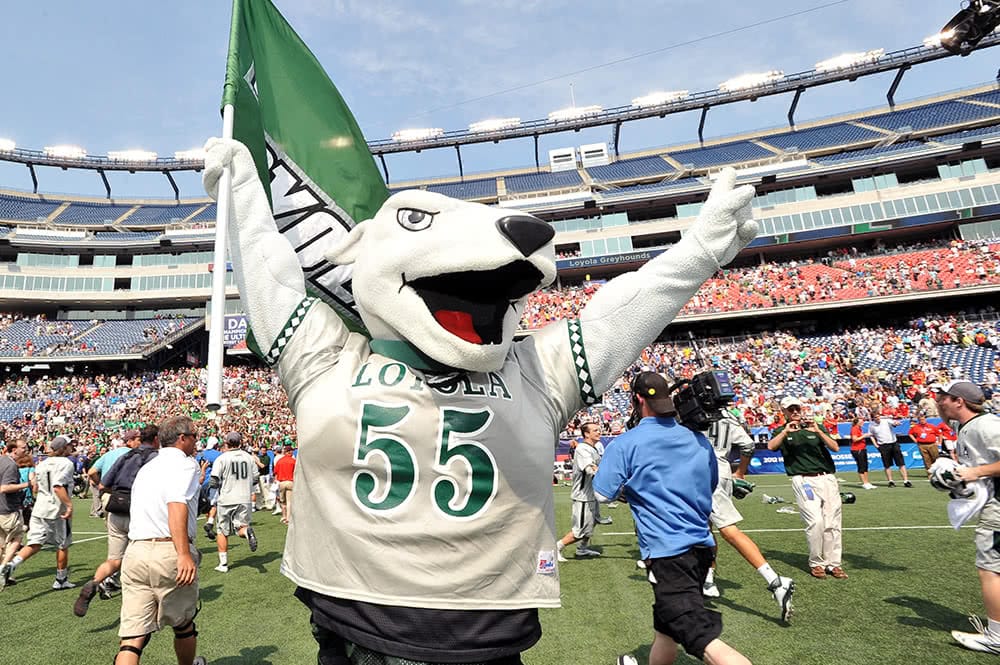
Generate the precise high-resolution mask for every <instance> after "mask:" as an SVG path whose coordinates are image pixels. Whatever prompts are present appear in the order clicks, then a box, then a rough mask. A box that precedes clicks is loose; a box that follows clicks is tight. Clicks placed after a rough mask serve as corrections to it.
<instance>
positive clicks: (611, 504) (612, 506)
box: [608, 501, 631, 658]
mask: <svg viewBox="0 0 1000 665" xmlns="http://www.w3.org/2000/svg"><path fill="white" fill-rule="evenodd" d="M617 507H618V502H617V501H612V502H611V503H609V504H608V508H611V509H614V508H617ZM629 658H631V656H629Z"/></svg>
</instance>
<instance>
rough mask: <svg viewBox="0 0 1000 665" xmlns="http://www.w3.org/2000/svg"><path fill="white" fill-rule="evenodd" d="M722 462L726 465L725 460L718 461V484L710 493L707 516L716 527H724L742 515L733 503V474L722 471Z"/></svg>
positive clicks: (736, 520) (736, 521)
mask: <svg viewBox="0 0 1000 665" xmlns="http://www.w3.org/2000/svg"><path fill="white" fill-rule="evenodd" d="M723 464H726V465H727V466H728V463H726V462H720V463H719V470H720V473H719V484H718V485H716V486H715V492H713V493H712V514H711V515H710V516H709V519H710V520H711V522H712V526H714V527H715V528H716V529H725V528H726V527H727V526H732V525H734V524H738V523H739V522H742V521H743V515H741V514H740V511H738V510H736V506H734V505H733V476H732V474H731V473H726V472H724V471H722V465H723Z"/></svg>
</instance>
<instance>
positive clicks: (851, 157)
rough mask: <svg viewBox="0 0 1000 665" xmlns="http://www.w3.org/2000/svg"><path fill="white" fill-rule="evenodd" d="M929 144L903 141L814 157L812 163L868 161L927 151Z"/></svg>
mask: <svg viewBox="0 0 1000 665" xmlns="http://www.w3.org/2000/svg"><path fill="white" fill-rule="evenodd" d="M927 147H928V146H927V144H926V143H923V142H921V141H902V142H900V143H893V144H892V145H887V146H883V147H881V148H862V149H861V150H848V151H846V152H838V153H836V154H833V155H824V156H823V157H813V158H812V161H814V162H819V163H820V164H834V163H836V162H850V161H855V160H859V159H867V158H868V157H872V156H874V155H887V154H891V153H897V152H913V151H916V150H925V149H926V148H927Z"/></svg>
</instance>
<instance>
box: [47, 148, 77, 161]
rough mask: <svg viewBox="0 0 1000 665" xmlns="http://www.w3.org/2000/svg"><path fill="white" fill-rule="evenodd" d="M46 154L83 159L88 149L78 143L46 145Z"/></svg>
mask: <svg viewBox="0 0 1000 665" xmlns="http://www.w3.org/2000/svg"><path fill="white" fill-rule="evenodd" d="M45 154H46V155H48V156H49V157H57V158H59V159H83V158H84V157H86V156H87V151H86V150H84V149H83V148H81V147H80V146H76V145H48V146H45Z"/></svg>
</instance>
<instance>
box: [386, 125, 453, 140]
mask: <svg viewBox="0 0 1000 665" xmlns="http://www.w3.org/2000/svg"><path fill="white" fill-rule="evenodd" d="M443 134H444V130H443V129H441V128H440V127H421V128H419V129H401V130H399V131H398V132H393V133H392V140H393V141H398V142H400V143H402V142H404V141H423V140H424V139H433V138H437V137H438V136H441V135H443Z"/></svg>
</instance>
